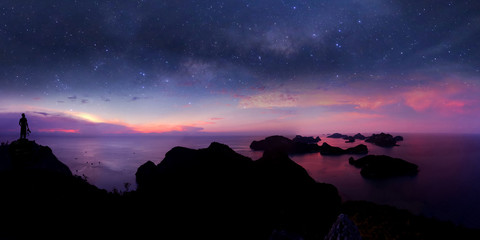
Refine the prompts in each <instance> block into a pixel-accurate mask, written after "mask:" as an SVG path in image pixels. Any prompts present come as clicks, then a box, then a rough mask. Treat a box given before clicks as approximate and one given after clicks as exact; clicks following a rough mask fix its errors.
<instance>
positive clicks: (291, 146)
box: [250, 135, 368, 155]
mask: <svg viewBox="0 0 480 240" xmlns="http://www.w3.org/2000/svg"><path fill="white" fill-rule="evenodd" d="M299 138H302V136H299V135H297V136H296V137H295V138H294V139H293V140H292V139H289V138H287V137H284V136H278V135H276V136H270V137H267V138H265V139H263V140H259V141H253V142H252V143H251V144H250V148H251V149H252V150H257V151H265V150H269V151H279V152H280V151H282V152H285V153H287V154H305V153H316V152H319V153H320V154H322V155H342V154H367V153H368V148H367V146H365V145H364V144H360V145H358V146H356V147H353V148H348V149H342V148H339V147H333V146H330V145H329V144H328V143H323V144H322V145H321V146H319V145H318V144H317V142H318V141H317V142H314V141H312V142H305V141H295V139H299ZM309 138H311V137H309ZM319 141H320V140H319Z"/></svg>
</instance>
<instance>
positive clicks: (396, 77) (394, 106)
mask: <svg viewBox="0 0 480 240" xmlns="http://www.w3.org/2000/svg"><path fill="white" fill-rule="evenodd" d="M0 46H1V47H0V62H1V65H0V69H1V71H0V126H1V127H2V131H4V132H5V131H6V132H13V131H15V132H16V131H17V128H18V127H17V126H16V125H15V124H16V122H15V121H18V120H15V121H14V122H13V123H12V121H13V120H12V119H14V118H16V117H15V116H16V115H15V114H19V113H21V112H26V113H27V117H28V116H31V118H33V119H38V120H37V126H36V129H37V130H41V131H43V132H45V133H51V132H64V133H77V134H81V133H87V132H88V133H89V134H90V133H92V131H91V130H86V128H85V127H84V126H86V125H88V126H92V124H93V125H95V124H97V125H98V128H101V129H104V131H101V133H136V132H145V133H151V132H159V133H160V132H172V131H173V132H185V133H187V132H188V133H200V132H205V133H249V134H251V133H266V132H268V133H292V134H293V133H303V134H308V133H323V132H328V131H347V132H357V131H364V132H365V131H366V132H369V131H370V132H371V131H400V132H402V131H403V132H405V131H426V132H457V131H460V132H477V133H478V132H480V123H479V121H478V119H479V117H480V97H479V96H480V85H479V84H480V3H478V2H477V1H403V0H400V1H385V0H365V1H360V0H341V1H322V0H318V1H313V0H312V1H287V0H275V1H274V0H265V1H209V0H207V1H192V0H191V1H188V0H185V1H91V0H84V1H83V0H82V1H2V2H1V3H0ZM18 118H19V117H18ZM66 119H70V121H67V120H66ZM30 121H31V120H30ZM31 122H32V121H31ZM59 122H62V124H59ZM69 122H70V124H69ZM32 123H33V122H32ZM53 123H55V125H53ZM106 125H108V126H110V127H107V128H106V127H105V126H106ZM105 129H107V130H105Z"/></svg>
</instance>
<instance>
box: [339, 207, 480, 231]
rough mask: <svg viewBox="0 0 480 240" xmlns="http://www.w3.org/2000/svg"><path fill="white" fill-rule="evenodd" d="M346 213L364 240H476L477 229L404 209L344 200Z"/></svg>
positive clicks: (343, 210)
mask: <svg viewBox="0 0 480 240" xmlns="http://www.w3.org/2000/svg"><path fill="white" fill-rule="evenodd" d="M342 212H344V213H346V214H348V216H349V217H350V219H351V220H352V221H353V222H354V223H355V225H356V226H357V227H358V230H359V231H360V235H361V236H362V239H364V240H384V239H408V240H417V239H419V240H420V239H480V230H478V229H468V228H464V227H461V226H456V225H454V224H452V223H451V222H444V221H439V220H436V219H432V218H426V217H423V216H417V215H414V214H412V213H410V212H409V211H407V210H401V209H398V208H395V207H392V206H387V205H379V204H375V203H372V202H366V201H347V202H345V203H343V204H342Z"/></svg>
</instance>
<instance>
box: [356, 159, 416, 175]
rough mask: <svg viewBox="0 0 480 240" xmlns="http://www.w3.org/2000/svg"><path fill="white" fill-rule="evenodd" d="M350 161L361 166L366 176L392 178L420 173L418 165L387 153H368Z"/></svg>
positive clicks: (362, 172)
mask: <svg viewBox="0 0 480 240" xmlns="http://www.w3.org/2000/svg"><path fill="white" fill-rule="evenodd" d="M349 163H350V164H351V165H353V166H355V167H358V168H361V169H362V170H361V171H360V174H361V175H362V177H364V178H373V179H381V178H390V177H398V176H412V175H416V174H417V173H418V166H417V165H415V164H413V163H410V162H407V161H405V160H403V159H400V158H392V157H389V156H385V155H368V156H365V157H362V158H360V159H358V160H354V159H353V158H350V159H349Z"/></svg>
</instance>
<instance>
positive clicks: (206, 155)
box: [0, 140, 480, 240]
mask: <svg viewBox="0 0 480 240" xmlns="http://www.w3.org/2000/svg"><path fill="white" fill-rule="evenodd" d="M367 159H368V158H367ZM374 161H375V160H374ZM353 162H354V163H358V164H360V165H365V164H366V163H365V162H367V161H366V160H361V159H359V160H357V161H353ZM0 166H1V168H0V184H1V187H2V188H1V189H2V197H1V198H0V207H1V208H2V216H3V217H4V219H5V221H4V223H2V224H3V226H2V231H1V233H0V238H7V239H26V238H47V237H48V238H68V236H75V237H80V238H92V237H95V238H109V239H112V238H120V239H124V238H132V239H151V238H152V237H155V238H163V239H203V238H209V239H273V240H276V239H307V240H309V239H312V240H313V239H318V240H323V239H327V240H333V239H342V238H344V237H348V238H349V239H359V238H360V237H362V238H363V239H384V237H385V236H394V237H395V238H396V239H438V238H439V237H444V238H447V239H456V238H461V239H466V238H478V237H479V236H480V233H479V231H478V230H474V229H466V228H463V227H458V226H455V225H453V224H449V223H445V222H440V221H437V220H434V219H426V218H424V217H419V216H415V215H413V214H411V213H409V212H408V211H405V210H398V209H396V208H393V207H387V206H380V205H377V204H374V203H369V202H352V201H347V202H344V203H342V202H341V201H340V197H339V194H338V191H337V189H336V187H335V186H333V185H331V184H327V183H319V182H316V181H315V180H313V179H312V178H311V177H310V176H309V175H308V173H307V171H306V170H305V169H304V168H303V167H301V166H300V165H298V164H296V163H295V162H293V161H292V160H291V159H290V158H289V157H288V155H286V154H285V152H277V151H271V150H266V151H265V152H264V154H263V157H261V158H260V159H258V160H255V161H254V160H252V159H250V158H247V157H245V156H242V155H240V154H238V153H236V152H235V151H233V150H232V149H231V148H230V147H228V146H227V145H224V144H221V143H215V142H214V143H211V144H210V146H209V147H208V148H205V149H189V148H184V147H175V148H173V149H171V150H170V151H169V152H168V153H167V154H166V155H165V158H164V159H163V160H162V161H160V163H158V164H155V163H154V162H152V161H147V162H146V163H145V164H143V165H141V166H140V167H139V168H138V170H137V173H136V180H137V185H138V188H137V190H134V191H128V192H118V191H117V192H107V191H105V190H102V189H98V188H97V187H95V186H93V185H91V184H89V183H88V182H87V181H86V179H85V178H82V177H78V176H75V175H72V174H71V171H70V170H69V169H68V167H66V165H65V164H63V163H62V162H60V161H59V160H58V159H57V158H56V157H55V155H54V154H53V153H52V151H51V149H50V148H48V147H46V146H41V145H39V144H37V143H35V142H33V141H28V140H21V141H15V142H12V143H10V144H2V145H1V146H0ZM340 213H346V214H348V216H347V215H345V214H340ZM337 216H338V218H337ZM335 220H336V221H335ZM327 233H328V234H327ZM359 234H360V235H361V236H359Z"/></svg>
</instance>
